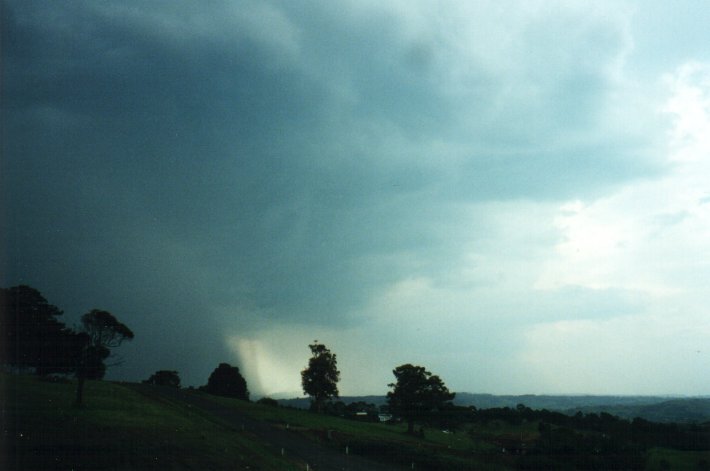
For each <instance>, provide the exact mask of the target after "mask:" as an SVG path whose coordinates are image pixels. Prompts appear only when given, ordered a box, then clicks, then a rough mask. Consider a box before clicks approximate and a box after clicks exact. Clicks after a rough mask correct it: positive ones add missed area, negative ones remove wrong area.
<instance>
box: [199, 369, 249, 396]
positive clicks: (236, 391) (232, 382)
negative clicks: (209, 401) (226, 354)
mask: <svg viewBox="0 0 710 471" xmlns="http://www.w3.org/2000/svg"><path fill="white" fill-rule="evenodd" d="M200 390H202V391H204V392H206V393H209V394H214V395H216V396H225V397H234V398H236V399H241V400H243V401H248V400H249V389H247V382H246V380H245V379H244V377H243V376H242V375H241V373H240V372H239V368H237V367H236V366H232V365H230V364H229V363H220V364H219V366H218V367H217V368H215V370H214V371H213V372H212V374H211V375H210V377H209V379H208V380H207V385H206V386H202V387H201V388H200Z"/></svg>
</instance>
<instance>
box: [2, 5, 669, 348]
mask: <svg viewBox="0 0 710 471" xmlns="http://www.w3.org/2000/svg"><path fill="white" fill-rule="evenodd" d="M156 5H157V4H145V3H143V2H136V3H130V2H129V3H121V4H116V3H115V2H84V3H82V2H78V3H69V4H52V5H46V4H39V3H34V2H10V1H8V2H5V3H4V5H3V11H4V12H6V14H4V15H3V20H2V21H3V25H2V26H3V27H2V31H3V46H2V47H3V49H2V55H3V67H4V68H5V71H4V74H3V80H4V84H3V88H2V103H3V115H4V118H3V123H2V135H3V144H2V153H3V156H4V162H3V163H2V169H3V172H2V173H3V176H2V177H0V178H2V186H3V188H4V189H3V190H2V191H3V197H4V198H3V199H4V201H6V202H7V203H6V205H7V208H6V209H5V211H6V213H7V223H8V227H9V228H10V229H9V230H8V234H7V236H6V237H7V240H8V251H9V255H8V261H7V267H6V268H7V269H6V270H4V271H5V282H6V284H7V283H14V282H16V281H15V280H24V281H26V282H30V284H36V285H37V287H38V288H39V289H43V288H44V286H54V288H51V289H52V290H53V292H54V293H55V296H56V298H57V299H52V301H55V302H57V304H60V305H62V304H63V303H62V302H61V301H62V300H66V303H65V305H63V306H62V307H64V308H65V309H67V310H71V309H75V310H79V311H80V310H83V309H89V308H92V307H104V306H105V307H106V308H108V309H116V310H117V311H119V310H120V311H121V312H120V314H121V315H122V316H125V318H126V322H127V324H129V325H133V324H136V325H137V327H136V329H134V330H136V331H137V332H138V331H141V330H143V331H144V332H157V331H160V330H161V329H166V328H167V329H168V331H170V332H171V333H172V334H173V335H172V337H174V338H176V339H178V338H179V339H181V341H180V342H177V343H178V344H182V343H186V342H188V341H189V340H188V339H187V338H186V337H180V335H179V334H178V333H179V332H181V331H183V330H184V329H189V327H190V326H192V325H193V322H194V320H195V319H196V318H199V319H200V320H201V325H202V329H203V330H202V331H201V332H200V334H199V335H200V338H201V339H204V342H206V343H208V344H209V340H208V339H210V338H214V337H216V336H218V334H219V333H220V332H221V331H222V329H224V328H225V326H235V327H234V328H237V329H239V328H241V329H244V330H248V329H249V328H250V326H249V323H248V320H249V319H246V318H242V317H239V316H240V315H236V314H235V316H234V318H230V317H229V315H228V314H224V313H225V312H229V311H230V309H231V310H232V311H234V312H242V311H245V310H246V311H254V312H258V313H260V315H263V316H267V317H269V320H273V321H274V322H277V321H279V320H281V319H289V320H293V321H296V322H303V323H312V324H320V323H329V324H338V323H341V324H342V323H345V322H351V321H352V322H361V320H353V319H351V318H348V317H347V314H348V313H350V312H351V311H352V310H353V309H355V308H356V307H358V306H360V305H361V304H362V303H363V302H365V301H366V300H367V298H368V296H370V295H371V294H372V293H373V292H376V291H377V290H378V289H380V288H381V287H382V286H384V285H386V284H387V283H391V282H393V281H396V280H397V279H399V278H400V277H401V276H402V275H403V274H405V273H406V274H411V272H412V270H414V271H416V270H420V271H421V272H427V273H440V272H446V271H447V270H449V267H450V265H452V264H457V263H460V261H459V260H458V258H457V257H458V253H457V249H458V246H457V244H459V243H461V238H462V235H461V234H462V233H463V232H464V231H465V228H463V227H462V226H461V222H460V214H459V208H458V206H457V205H458V204H462V203H475V202H480V201H490V200H507V199H516V198H529V199H538V198H549V199H564V198H569V197H578V196H586V195H594V194H595V193H596V192H598V191H600V188H604V187H606V186H607V185H609V184H610V182H611V183H613V182H618V181H623V180H625V179H629V178H636V177H638V176H639V175H643V174H650V173H652V172H653V171H657V169H656V168H655V167H654V166H653V165H652V164H651V165H648V164H646V163H644V162H643V160H642V159H638V158H637V155H636V153H638V152H646V150H645V149H640V148H639V147H637V146H635V145H634V144H633V143H632V144H630V145H629V144H626V142H627V141H626V140H625V137H624V135H623V133H620V135H618V136H614V137H613V138H612V139H611V140H610V139H608V138H607V137H606V136H604V135H603V134H602V132H601V131H600V130H599V129H598V128H597V123H596V122H595V118H594V117H595V116H596V115H597V114H598V113H603V109H602V108H601V107H599V105H598V104H597V103H599V102H603V101H604V100H603V98H604V97H605V96H606V95H607V94H608V93H609V90H610V88H611V87H613V83H610V82H609V81H608V78H607V77H606V76H604V75H603V74H597V75H595V74H594V70H596V68H597V67H598V66H601V65H603V64H604V63H605V62H606V61H608V60H610V59H609V57H607V56H603V57H599V58H597V59H596V62H593V63H592V64H590V65H589V66H588V67H586V68H582V69H583V70H580V67H577V65H576V63H575V62H574V60H573V59H574V56H575V55H577V54H578V51H566V54H568V55H569V57H566V58H564V60H563V64H562V65H559V64H557V58H555V57H550V58H548V59H546V60H545V61H544V63H542V64H537V63H534V64H532V65H528V66H529V69H525V70H523V71H522V73H521V75H520V76H511V77H506V76H500V75H496V74H497V71H495V70H491V69H489V68H487V67H486V64H484V63H483V62H475V61H473V62H471V63H470V64H467V65H466V66H465V67H466V70H467V73H468V76H467V78H466V80H465V83H458V84H456V85H458V88H457V87H454V89H455V91H454V92H452V91H451V89H449V88H448V87H449V86H451V85H452V82H455V81H456V80H457V78H456V77H454V78H451V77H449V76H447V75H446V74H447V71H446V68H447V67H449V66H453V65H458V64H452V63H451V61H452V59H451V58H452V57H454V58H455V57H456V56H455V53H456V52H457V50H456V49H455V48H452V46H451V45H450V44H449V45H446V44H444V45H443V46H442V41H443V40H442V38H437V37H433V38H432V37H427V36H426V35H423V36H419V37H415V38H414V39H412V38H409V37H406V38H405V37H404V36H403V34H402V32H401V31H400V30H399V29H398V27H399V26H400V24H399V23H398V22H397V21H389V20H388V18H386V17H378V16H377V15H376V14H375V13H376V12H375V13H373V16H372V18H363V17H358V18H351V17H348V16H347V15H343V14H341V12H338V11H337V9H335V8H334V7H329V8H320V7H319V5H318V4H317V3H313V4H308V5H307V6H306V7H303V8H302V7H300V6H296V5H295V4H291V3H284V4H277V3H264V2H237V3H229V2H224V3H217V4H215V5H213V7H212V8H209V9H207V8H197V7H196V6H195V5H194V4H192V3H178V4H171V6H169V7H168V6H166V7H163V6H160V7H158V6H156ZM365 19H367V20H368V21H365ZM370 19H371V20H372V21H369V20H370ZM263 23H265V24H267V26H266V27H265V26H264V25H263ZM537 27H538V28H541V27H542V26H541V25H537ZM538 33H539V31H537V32H535V34H538ZM599 34H602V35H603V34H604V31H602V32H601V33H599ZM596 37H597V36H596V33H595V34H593V35H591V36H590V41H591V42H594V38H596ZM535 40H537V39H535ZM551 41H552V43H554V38H552V39H551ZM588 42H589V41H588ZM442 47H443V48H444V49H440V48H442ZM618 47H621V45H619V44H617V42H616V39H615V38H614V37H611V39H609V44H608V45H606V46H604V47H603V48H602V49H604V50H606V48H609V49H612V50H615V49H616V48H618ZM447 48H448V49H447ZM523 52H525V51H523ZM524 59H525V58H524V54H521V60H524ZM462 60H463V59H462ZM467 60H468V58H467ZM548 66H549V67H555V66H557V67H559V71H558V72H559V73H557V74H553V75H552V76H550V75H549V74H546V73H545V71H544V68H545V67H548ZM528 77H529V78H531V79H532V80H537V82H535V83H533V85H534V86H535V87H537V92H539V94H540V99H539V101H535V100H532V101H528V100H527V99H526V97H527V95H526V93H527V89H526V88H525V87H526V84H525V83H524V81H525V80H526V79H527V78H528ZM550 77H551V78H550ZM501 84H502V85H503V86H502V87H501ZM516 87H521V88H516ZM590 116H591V118H590ZM570 122H572V123H573V124H574V128H575V130H578V131H579V130H584V129H585V128H587V127H589V128H590V129H591V130H590V131H589V135H591V137H590V138H589V140H590V141H591V142H589V143H585V145H583V146H580V145H579V143H578V142H572V143H564V142H558V143H557V144H556V145H550V144H549V143H550V142H551V140H553V137H554V136H555V135H556V134H557V133H559V132H561V130H562V128H563V127H564V126H566V125H567V124H569V123H570ZM580 132H583V131H580ZM615 139H618V142H615V141H614V140H615ZM442 142H443V144H442ZM511 143H513V144H514V145H511ZM625 145H629V147H628V148H627V147H625ZM511 149H512V150H511ZM392 254H404V255H402V256H401V257H399V256H396V255H395V256H392ZM407 258H409V259H410V261H409V262H408V261H407V260H405V259H407ZM411 260H415V262H411ZM413 266H414V268H413ZM43 285H44V286H43ZM50 298H51V296H50ZM85 299H90V300H92V302H95V303H96V304H97V306H93V305H91V306H86V305H85V301H84V300H85ZM202 320H203V322H202ZM191 330H194V329H191ZM137 342H138V341H137ZM193 342H195V343H197V341H193ZM204 342H202V343H204ZM142 345H143V346H141V348H145V349H149V348H153V347H148V346H147V343H146V344H142ZM175 348H176V350H180V349H181V348H183V347H182V346H179V347H175ZM158 350H159V349H158V348H157V347H154V348H153V350H151V351H152V352H153V353H154V354H155V355H156V357H161V354H160V353H159V351H158ZM220 353H223V348H222V347H220V346H214V345H213V346H212V347H208V348H206V351H205V352H204V355H206V356H211V357H212V356H217V355H218V354H220ZM196 361H197V360H196ZM215 361H217V359H215Z"/></svg>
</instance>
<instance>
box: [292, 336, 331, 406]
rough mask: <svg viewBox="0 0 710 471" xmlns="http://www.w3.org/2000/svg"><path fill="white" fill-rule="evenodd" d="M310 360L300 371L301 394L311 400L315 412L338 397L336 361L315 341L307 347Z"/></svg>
mask: <svg viewBox="0 0 710 471" xmlns="http://www.w3.org/2000/svg"><path fill="white" fill-rule="evenodd" d="M308 347H309V348H310V349H311V358H310V359H309V360H308V367H307V368H306V369H305V370H303V371H301V384H302V385H303V392H304V393H305V394H307V395H308V396H311V398H312V406H313V408H314V409H315V410H316V411H317V412H321V411H322V410H323V404H324V403H325V402H326V401H328V400H330V399H331V398H333V397H338V381H340V371H338V361H337V359H336V355H335V354H334V353H332V352H331V351H330V350H328V348H327V347H326V346H325V345H323V344H321V343H318V341H317V340H315V341H314V342H313V344H311V345H309V346H308Z"/></svg>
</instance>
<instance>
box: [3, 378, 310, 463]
mask: <svg viewBox="0 0 710 471" xmlns="http://www.w3.org/2000/svg"><path fill="white" fill-rule="evenodd" d="M1 378H2V382H3V384H2V390H3V391H4V394H3V412H2V413H3V420H2V423H3V426H4V430H3V446H4V447H6V450H5V452H3V453H0V456H3V457H5V459H6V463H5V466H2V469H6V470H39V469H67V470H68V469H73V470H94V469H97V470H99V469H126V470H128V469H172V470H202V469H212V470H223V469H224V470H226V469H251V470H254V469H263V470H289V469H302V468H301V465H300V464H299V463H294V462H290V461H288V460H286V459H283V458H281V457H280V456H279V454H278V453H277V452H276V450H273V449H270V448H269V447H268V445H266V444H263V443H260V442H258V441H255V440H253V439H251V438H250V437H249V436H247V435H245V434H241V433H239V432H238V431H234V430H231V429H229V428H227V427H225V426H223V425H221V424H219V423H216V422H214V421H212V420H210V419H209V418H207V417H205V416H204V415H201V414H200V413H198V412H195V411H190V410H187V409H186V408H184V407H182V406H180V405H179V404H172V403H170V402H158V401H155V400H149V399H147V398H145V397H144V396H142V395H140V394H138V393H136V392H134V391H132V390H131V389H129V388H126V387H123V386H121V385H118V384H113V383H109V382H101V381H88V382H87V384H86V389H85V396H84V397H85V406H84V407H82V408H76V407H74V406H73V405H72V404H73V400H74V391H75V385H74V384H73V383H69V382H61V383H50V382H46V381H41V380H38V379H36V378H33V377H26V376H14V375H13V376H9V375H2V377H1Z"/></svg>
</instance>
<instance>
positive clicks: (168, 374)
mask: <svg viewBox="0 0 710 471" xmlns="http://www.w3.org/2000/svg"><path fill="white" fill-rule="evenodd" d="M143 382H144V383H145V384H153V385H155V386H170V387H173V388H179V387H180V376H179V375H178V372H177V371H169V370H159V371H156V372H155V373H153V374H152V375H151V376H150V378H148V379H147V380H145V381H143Z"/></svg>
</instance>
